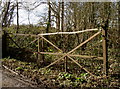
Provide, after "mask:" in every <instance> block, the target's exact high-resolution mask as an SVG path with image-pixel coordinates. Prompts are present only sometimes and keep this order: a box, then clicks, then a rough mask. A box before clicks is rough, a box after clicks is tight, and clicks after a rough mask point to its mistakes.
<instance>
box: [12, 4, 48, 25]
mask: <svg viewBox="0 0 120 89" xmlns="http://www.w3.org/2000/svg"><path fill="white" fill-rule="evenodd" d="M46 8H47V5H46V4H41V5H40V6H38V7H37V8H36V9H34V10H33V11H32V12H30V13H29V15H30V23H31V24H37V23H38V22H39V19H40V17H39V16H38V15H41V14H43V13H47V10H45V9H46ZM15 12H16V10H15ZM19 23H20V24H29V22H28V11H27V10H25V9H19ZM13 24H17V17H16V16H15V18H14V20H13Z"/></svg>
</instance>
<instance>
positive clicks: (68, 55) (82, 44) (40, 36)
mask: <svg viewBox="0 0 120 89" xmlns="http://www.w3.org/2000/svg"><path fill="white" fill-rule="evenodd" d="M100 33H101V31H99V32H97V33H95V34H94V35H93V36H91V37H90V38H88V39H87V40H85V41H84V42H82V43H81V44H80V45H78V46H77V47H75V48H74V49H72V50H71V51H69V52H68V53H66V54H65V55H63V56H62V57H61V58H59V59H58V60H56V61H54V62H53V63H51V64H49V65H48V66H46V67H45V68H48V67H50V66H52V65H54V64H55V63H56V62H58V61H60V60H61V59H63V58H64V57H66V56H67V57H68V58H70V59H71V60H72V61H73V62H74V63H76V64H77V65H78V66H79V67H80V68H82V69H84V70H85V71H86V72H87V73H89V74H90V75H91V76H94V77H95V75H93V74H92V73H90V72H89V71H88V70H87V69H85V68H83V67H82V66H81V65H80V64H79V63H78V62H76V61H75V60H74V59H73V58H71V57H70V56H69V55H68V54H70V53H72V52H73V51H75V50H76V49H78V48H79V47H81V46H82V45H84V44H85V43H87V42H89V41H90V40H92V39H93V38H94V37H96V36H97V35H98V34H100ZM40 37H42V38H43V39H44V40H46V41H47V42H48V43H50V44H51V45H52V46H53V47H55V48H57V49H58V50H60V51H61V52H62V50H61V49H59V48H58V47H57V46H55V45H54V44H53V43H52V42H50V41H48V40H47V39H46V38H44V37H43V36H40Z"/></svg>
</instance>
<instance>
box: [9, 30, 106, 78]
mask: <svg viewBox="0 0 120 89" xmlns="http://www.w3.org/2000/svg"><path fill="white" fill-rule="evenodd" d="M89 31H98V32H97V33H95V34H94V35H92V36H91V37H90V38H88V39H87V40H85V41H84V42H82V43H80V44H79V45H78V46H77V47H75V48H73V49H72V50H71V51H69V52H67V53H63V50H61V49H60V48H58V47H57V46H56V45H54V43H52V42H51V41H49V40H48V39H46V38H45V37H44V36H49V35H60V34H61V35H63V34H64V35H65V34H78V33H79V34H80V33H84V32H89ZM101 32H102V43H103V44H102V46H103V57H97V56H88V55H76V54H71V53H72V52H74V51H75V50H77V49H78V48H80V47H81V46H83V45H84V44H86V43H87V42H89V41H90V40H92V39H93V38H95V37H96V36H97V35H99V34H100V33H101ZM12 35H15V36H32V37H35V38H36V39H35V40H33V41H31V42H30V43H29V44H28V45H30V44H32V43H34V42H35V41H38V52H36V53H37V54H38V59H40V57H41V54H43V55H44V54H49V55H60V56H62V57H60V58H58V59H55V61H54V62H52V63H51V64H49V65H47V66H46V67H45V68H48V67H50V66H52V65H54V64H55V63H57V62H58V61H60V60H62V59H64V64H65V72H66V71H67V60H68V59H67V58H69V59H70V60H71V61H72V62H74V63H75V64H77V65H78V66H79V67H80V68H81V69H83V70H84V71H86V72H87V73H89V74H90V75H91V76H93V77H95V78H100V77H99V76H96V75H94V74H92V73H91V72H90V71H88V70H87V69H86V68H84V67H83V66H82V65H81V64H79V63H78V62H77V61H76V60H74V59H73V58H72V57H82V58H97V59H98V60H103V72H104V74H103V75H105V77H106V76H107V75H108V58H107V43H106V40H107V31H106V30H104V29H102V28H100V29H86V30H82V31H76V32H56V33H45V34H38V35H34V34H15V33H12ZM40 39H42V41H43V40H44V41H46V42H47V43H49V44H50V45H52V46H53V47H54V48H56V49H57V50H58V51H59V52H57V53H53V52H43V50H40V49H41V48H43V45H44V44H43V42H41V44H42V45H41V44H40ZM11 40H12V41H13V42H14V43H15V44H16V45H17V43H16V42H15V41H14V40H13V39H11ZM17 46H18V47H19V45H17ZM66 57H67V58H66ZM42 59H44V58H42Z"/></svg>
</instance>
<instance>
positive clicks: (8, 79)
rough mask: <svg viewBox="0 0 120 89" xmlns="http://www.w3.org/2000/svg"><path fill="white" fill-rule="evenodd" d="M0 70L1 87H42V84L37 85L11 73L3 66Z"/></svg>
mask: <svg viewBox="0 0 120 89" xmlns="http://www.w3.org/2000/svg"><path fill="white" fill-rule="evenodd" d="M0 70H2V87H27V88H30V87H40V86H41V87H44V86H42V85H39V86H38V85H37V84H35V83H33V82H31V81H30V80H29V79H25V78H22V77H20V76H19V75H16V74H14V73H11V72H10V71H8V70H7V69H5V68H4V67H3V68H2V69H1V68H0ZM30 89H31V88H30Z"/></svg>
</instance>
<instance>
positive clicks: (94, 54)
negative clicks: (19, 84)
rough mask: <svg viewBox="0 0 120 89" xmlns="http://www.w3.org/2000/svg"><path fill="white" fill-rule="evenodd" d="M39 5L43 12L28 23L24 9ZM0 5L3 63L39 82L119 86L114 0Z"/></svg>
mask: <svg viewBox="0 0 120 89" xmlns="http://www.w3.org/2000/svg"><path fill="white" fill-rule="evenodd" d="M42 4H46V5H47V7H46V10H47V13H46V12H45V13H42V14H41V15H38V17H39V18H40V19H39V22H38V23H37V24H31V23H32V22H31V20H30V18H31V16H30V13H32V12H33V11H34V10H35V9H36V8H38V7H40V6H41V5H42ZM0 5H1V8H0V11H1V12H0V17H1V21H0V23H1V28H2V31H1V33H2V59H1V60H2V65H3V67H4V66H6V67H8V68H9V69H10V70H12V71H14V72H16V73H18V74H19V75H20V76H24V77H26V78H28V79H30V81H32V82H35V83H36V84H37V85H39V86H40V85H41V84H44V85H45V86H46V87H59V88H68V87H71V88H74V89H76V88H78V89H79V88H81V89H84V88H87V87H88V88H98V89H111V88H113V89H118V88H120V87H119V86H120V84H119V82H120V79H119V77H120V61H119V60H120V2H64V1H63V2H52V1H47V2H39V1H37V0H36V1H34V2H31V3H30V2H29V3H28V2H24V1H23V2H18V1H17V0H16V1H14V2H12V1H11V0H8V2H2V1H0ZM20 9H25V10H26V13H28V17H27V21H28V22H29V23H28V24H21V23H20V17H19V15H20V13H19V10H20ZM15 16H16V18H17V19H16V20H17V21H16V22H17V23H16V24H14V23H13V20H14V18H15ZM92 29H93V30H94V31H86V30H92ZM96 29H97V30H96ZM101 29H102V30H103V31H101ZM78 31H83V32H81V33H75V32H78ZM104 31H105V37H104V35H103V34H104ZM65 32H68V34H60V33H65ZM70 32H73V33H74V34H70ZM97 32H98V33H99V34H98V35H96V36H95V37H93V36H94V35H95V34H96V33H97ZM53 33H56V34H54V35H53ZM45 34H47V35H45ZM48 34H52V35H48ZM39 36H40V37H39ZM91 37H93V38H91ZM90 38H91V40H89V39H90ZM104 39H105V41H104ZM86 40H89V42H86ZM104 42H106V43H104ZM84 43H85V44H84ZM80 44H82V45H80ZM79 45H80V46H79ZM77 46H79V47H78V48H76V47H77ZM75 48H76V49H75ZM74 49H75V50H74ZM72 50H74V51H72ZM105 50H106V51H105ZM59 59H60V60H59ZM104 59H106V61H104ZM56 60H58V61H56ZM55 61H56V62H55Z"/></svg>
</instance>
